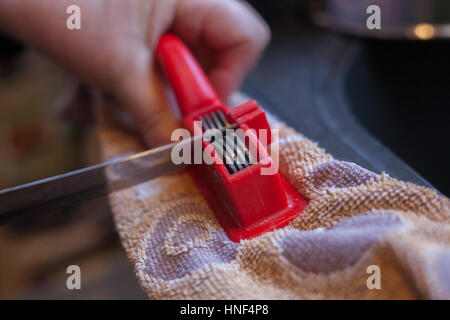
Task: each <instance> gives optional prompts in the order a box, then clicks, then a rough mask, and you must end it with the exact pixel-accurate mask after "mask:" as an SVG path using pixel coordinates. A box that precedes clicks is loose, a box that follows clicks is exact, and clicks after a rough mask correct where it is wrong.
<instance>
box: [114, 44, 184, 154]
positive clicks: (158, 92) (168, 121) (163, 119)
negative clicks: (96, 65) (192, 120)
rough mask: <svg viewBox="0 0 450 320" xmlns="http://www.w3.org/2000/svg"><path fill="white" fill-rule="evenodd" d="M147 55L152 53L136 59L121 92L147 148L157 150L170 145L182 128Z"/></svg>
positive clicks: (125, 78) (121, 85)
mask: <svg viewBox="0 0 450 320" xmlns="http://www.w3.org/2000/svg"><path fill="white" fill-rule="evenodd" d="M147 55H148V52H147V54H145V53H143V54H142V55H141V58H136V60H135V62H134V64H133V66H132V67H130V68H129V69H128V71H127V73H126V74H124V75H123V79H124V80H123V81H122V82H121V84H120V86H119V88H118V89H117V92H118V96H119V99H120V100H121V101H122V102H123V103H124V104H125V106H126V107H127V109H128V110H129V111H130V113H131V115H132V116H133V119H134V121H135V123H136V124H137V126H138V128H139V131H140V132H141V133H142V135H143V138H144V140H145V142H146V143H147V145H148V146H149V147H157V146H160V145H163V144H166V143H168V142H170V136H171V133H172V131H173V130H174V129H176V128H178V127H179V124H178V121H177V120H176V118H175V116H174V113H173V112H172V109H171V106H170V104H169V102H168V100H167V96H166V92H165V88H164V84H163V83H162V80H161V78H160V76H159V75H158V74H157V71H156V68H154V66H153V64H152V62H150V61H151V59H149V58H148V57H146V56H147Z"/></svg>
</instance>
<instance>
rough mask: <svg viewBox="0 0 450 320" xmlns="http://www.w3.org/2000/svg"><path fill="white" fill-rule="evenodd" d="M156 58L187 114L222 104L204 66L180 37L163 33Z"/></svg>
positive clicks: (179, 103) (183, 111)
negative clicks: (202, 66) (201, 65)
mask: <svg viewBox="0 0 450 320" xmlns="http://www.w3.org/2000/svg"><path fill="white" fill-rule="evenodd" d="M156 57H157V59H158V61H159V63H160V65H161V67H162V69H163V71H164V74H165V75H166V77H167V80H168V81H169V83H170V86H171V87H172V89H173V91H174V93H175V96H176V98H177V102H178V105H179V108H180V110H181V113H182V114H183V116H184V117H186V116H189V115H191V114H192V113H194V112H196V111H198V110H200V109H203V108H205V107H209V106H211V105H219V104H221V102H220V99H219V98H218V96H217V94H216V92H215V90H214V88H213V87H212V85H211V83H210V82H209V80H208V78H207V77H206V75H205V73H204V71H203V69H202V68H201V67H200V65H199V64H198V62H197V60H196V59H195V58H194V56H193V55H192V53H191V51H190V50H189V49H188V48H187V47H186V45H185V44H184V43H183V42H182V41H181V40H180V39H179V38H178V37H177V36H175V35H173V34H171V33H166V34H164V35H163V36H162V37H161V39H160V40H159V43H158V46H157V48H156Z"/></svg>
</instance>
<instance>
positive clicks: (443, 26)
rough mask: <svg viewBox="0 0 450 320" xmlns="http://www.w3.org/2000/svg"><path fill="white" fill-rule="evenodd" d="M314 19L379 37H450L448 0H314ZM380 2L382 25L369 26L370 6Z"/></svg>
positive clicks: (350, 31)
mask: <svg viewBox="0 0 450 320" xmlns="http://www.w3.org/2000/svg"><path fill="white" fill-rule="evenodd" d="M310 3H311V8H312V15H313V20H314V21H315V22H316V23H317V24H319V25H321V26H324V27H327V28H331V29H334V30H336V31H340V32H345V33H350V34H356V35H362V36H368V37H377V38H398V39H401V38H406V39H419V40H430V39H436V38H450V1H449V0H311V1H310ZM370 5H377V6H379V8H380V12H381V29H379V30H377V29H375V30H370V29H369V28H368V27H367V24H366V21H367V19H368V17H369V16H370V14H368V13H367V8H368V7H369V6H370Z"/></svg>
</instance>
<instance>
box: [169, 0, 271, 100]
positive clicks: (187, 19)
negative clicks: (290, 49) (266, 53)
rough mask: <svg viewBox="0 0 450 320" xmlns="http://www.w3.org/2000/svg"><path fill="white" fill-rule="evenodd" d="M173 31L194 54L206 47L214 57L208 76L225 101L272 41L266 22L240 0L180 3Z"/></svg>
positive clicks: (202, 0) (185, 0)
mask: <svg viewBox="0 0 450 320" xmlns="http://www.w3.org/2000/svg"><path fill="white" fill-rule="evenodd" d="M173 29H174V31H175V32H176V33H177V34H178V35H179V36H180V37H181V38H182V39H183V40H184V41H186V42H187V43H188V45H190V46H191V47H192V48H193V49H194V50H195V48H196V47H202V46H204V47H207V48H208V49H209V51H210V52H211V53H212V55H213V57H212V59H213V61H212V63H211V66H210V68H209V69H208V70H207V71H208V76H209V78H210V80H211V82H212V84H213V86H214V87H215V88H216V90H217V92H218V94H219V96H220V97H221V98H222V99H223V100H224V101H226V99H227V98H228V96H229V95H230V94H231V93H232V92H233V91H234V90H236V89H237V88H238V87H239V86H240V85H241V82H242V81H243V79H244V77H245V76H246V75H247V73H248V72H249V71H250V69H251V68H252V67H253V66H254V65H255V63H256V62H257V61H258V59H259V57H260V55H261V53H262V52H263V50H264V48H265V47H266V45H267V44H268V42H269V40H270V29H269V27H268V26H267V24H266V23H265V22H264V21H263V20H262V18H261V17H260V16H259V15H258V14H257V13H256V12H255V11H254V10H253V9H252V8H251V7H250V6H249V5H247V4H246V3H244V2H241V1H236V0H180V1H179V4H178V7H177V12H176V15H175V21H174V24H173Z"/></svg>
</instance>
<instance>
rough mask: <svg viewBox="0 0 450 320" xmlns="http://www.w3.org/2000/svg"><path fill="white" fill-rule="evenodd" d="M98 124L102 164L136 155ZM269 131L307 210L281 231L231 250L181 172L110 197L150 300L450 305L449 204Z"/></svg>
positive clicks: (117, 126)
mask: <svg viewBox="0 0 450 320" xmlns="http://www.w3.org/2000/svg"><path fill="white" fill-rule="evenodd" d="M105 119H106V121H103V123H102V125H101V126H100V127H101V128H100V130H99V134H100V141H101V145H102V146H103V156H104V158H105V159H111V158H113V157H116V156H119V155H124V154H128V153H133V152H138V151H140V150H142V145H141V144H140V143H139V141H138V139H136V137H135V135H133V134H131V133H130V131H129V130H127V129H126V128H125V127H124V125H123V124H121V123H120V121H119V120H118V119H117V118H115V119H113V117H111V116H108V117H104V120H105ZM271 123H272V128H274V127H279V128H280V129H281V134H280V139H279V141H277V142H276V143H279V144H280V170H281V171H282V173H283V174H284V175H285V176H286V177H288V179H289V180H290V181H291V183H292V184H293V185H294V186H295V188H296V189H297V190H298V192H300V193H301V194H302V195H304V196H305V197H307V198H308V200H309V205H308V207H307V209H306V210H305V211H304V212H303V214H301V215H300V216H299V217H297V218H296V219H295V220H294V221H292V222H291V223H290V224H289V225H288V226H287V227H285V228H282V229H279V230H276V231H273V232H269V233H266V234H264V235H262V236H259V237H257V238H254V239H251V240H243V241H241V242H240V243H234V242H232V241H230V240H229V239H228V238H227V236H226V234H225V233H224V231H223V230H222V229H221V227H220V225H219V224H218V223H217V221H216V220H215V218H214V215H213V213H212V212H211V210H210V209H209V207H208V205H207V203H206V201H205V199H204V198H203V196H202V195H201V194H200V192H199V191H198V190H197V188H196V186H195V184H194V182H193V180H192V179H191V177H190V175H189V174H188V173H187V172H186V171H182V172H180V173H176V174H172V175H168V176H164V177H161V178H158V179H155V180H152V181H149V182H147V183H144V184H141V185H139V186H136V187H134V188H131V189H127V190H124V191H121V192H118V193H115V194H113V195H112V196H111V197H110V203H111V207H112V210H113V213H114V219H115V222H116V226H117V230H118V232H119V234H120V238H121V241H122V244H123V246H124V248H125V250H126V252H127V254H128V257H129V259H130V261H131V262H132V264H133V266H134V268H135V271H136V275H137V278H138V279H139V283H140V285H141V287H142V289H143V290H145V292H147V293H148V295H149V297H150V298H152V299H410V298H412V299H416V298H431V299H450V224H449V222H450V202H449V200H448V199H447V198H445V197H442V196H439V195H438V194H437V193H436V192H434V191H433V190H430V189H427V188H423V187H419V186H417V185H414V184H412V183H405V182H402V181H398V180H396V179H393V178H391V177H389V176H388V175H387V174H384V173H381V174H375V173H372V172H370V171H368V170H365V169H363V168H361V167H359V166H358V165H356V164H354V163H349V162H345V161H338V160H336V159H334V158H333V157H332V156H331V155H329V154H327V153H326V152H325V151H324V150H323V149H320V148H319V147H318V146H317V145H316V144H315V143H313V142H311V141H310V140H308V139H307V138H306V137H304V136H303V135H301V134H299V133H297V132H295V131H294V130H292V129H290V128H288V127H286V126H285V125H283V123H281V122H279V121H277V120H275V119H271ZM124 128H125V129H124Z"/></svg>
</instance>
